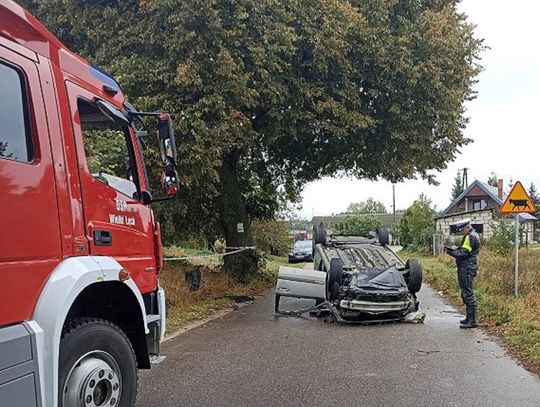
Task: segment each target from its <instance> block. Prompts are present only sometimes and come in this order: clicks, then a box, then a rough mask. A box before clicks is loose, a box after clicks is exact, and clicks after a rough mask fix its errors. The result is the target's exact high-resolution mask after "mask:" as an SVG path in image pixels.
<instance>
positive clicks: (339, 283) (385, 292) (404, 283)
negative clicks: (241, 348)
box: [275, 226, 422, 322]
mask: <svg viewBox="0 0 540 407" xmlns="http://www.w3.org/2000/svg"><path fill="white" fill-rule="evenodd" d="M313 236H314V243H313V248H312V249H313V268H314V270H303V269H295V268H291V267H281V268H280V270H279V276H278V282H277V286H276V291H275V294H276V304H275V306H276V312H278V311H279V300H280V298H281V297H282V296H286V297H295V298H310V299H314V300H316V301H317V303H322V302H325V303H326V306H327V307H329V308H330V310H331V311H333V312H334V314H335V315H336V317H337V318H338V319H339V320H341V321H344V322H347V321H353V320H379V319H384V320H400V319H403V318H404V317H405V315H407V314H409V313H411V312H414V311H417V310H418V306H419V302H418V299H417V298H416V294H417V293H418V291H420V288H421V285H422V266H421V265H420V263H419V262H418V261H417V260H413V259H411V260H407V261H406V262H404V261H403V260H402V259H401V258H400V257H399V256H398V255H397V254H396V253H395V252H394V251H393V250H392V249H391V248H390V247H389V246H388V243H389V234H388V230H387V229H386V228H380V229H379V230H378V232H377V233H371V234H368V235H366V236H344V235H331V236H327V234H326V230H324V228H322V227H318V226H317V227H315V230H314V234H313Z"/></svg>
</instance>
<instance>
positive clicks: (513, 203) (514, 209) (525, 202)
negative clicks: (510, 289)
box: [499, 181, 536, 298]
mask: <svg viewBox="0 0 540 407" xmlns="http://www.w3.org/2000/svg"><path fill="white" fill-rule="evenodd" d="M499 212H500V213H501V214H505V215H509V214H513V215H514V225H515V227H516V234H515V238H514V296H515V297H516V298H517V296H518V295H519V240H520V239H519V237H520V236H519V214H520V213H524V212H526V213H536V206H535V205H534V202H533V201H532V199H531V197H530V196H529V194H527V191H525V188H523V185H521V182H519V181H517V182H516V183H515V185H514V187H513V188H512V190H511V191H510V193H509V194H508V197H507V198H506V200H505V201H504V202H503V204H502V205H501V208H500V210H499Z"/></svg>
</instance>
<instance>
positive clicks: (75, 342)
mask: <svg viewBox="0 0 540 407" xmlns="http://www.w3.org/2000/svg"><path fill="white" fill-rule="evenodd" d="M58 372H59V373H58V389H59V393H58V406H59V407H83V406H86V405H89V404H90V403H93V404H92V405H114V406H118V407H131V406H133V405H134V404H135V399H136V398H137V381H138V377H137V364H136V360H135V352H134V351H133V347H132V346H131V343H130V341H129V339H128V338H127V336H126V335H125V334H124V332H122V330H120V328H118V327H117V326H116V325H115V324H113V323H111V322H109V321H105V320H103V319H97V318H77V319H74V320H72V321H70V322H69V323H68V324H67V326H66V327H65V328H64V332H63V334H62V338H61V341H60V359H59V364H58ZM93 397H94V399H93ZM97 397H99V400H97V401H96V400H95V398H97ZM113 398H115V400H112V399H113Z"/></svg>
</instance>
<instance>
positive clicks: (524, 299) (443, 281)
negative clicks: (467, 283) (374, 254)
mask: <svg viewBox="0 0 540 407" xmlns="http://www.w3.org/2000/svg"><path fill="white" fill-rule="evenodd" d="M400 256H401V257H403V258H404V259H407V258H413V257H414V258H419V259H420V261H421V262H422V264H423V267H424V281H425V282H427V283H428V284H430V285H431V286H432V287H433V288H435V289H436V290H439V291H442V292H443V293H444V294H445V295H446V296H447V297H448V298H449V299H450V300H451V301H452V302H453V303H454V304H455V305H456V306H457V307H459V308H461V309H462V308H463V305H462V303H461V296H460V291H459V287H458V283H457V276H456V267H455V263H454V260H453V259H452V258H451V257H450V256H448V255H445V254H443V255H441V256H440V257H436V258H434V257H430V256H427V255H423V254H419V253H407V252H401V253H400ZM520 264H521V266H520V279H521V281H522V284H521V285H520V293H521V296H520V297H519V298H514V297H513V296H512V288H513V265H512V257H511V255H501V254H497V253H495V252H492V251H489V250H488V249H483V250H482V252H481V255H480V259H479V265H480V269H479V272H478V278H477V279H476V281H475V291H476V296H477V299H478V307H479V311H478V312H479V317H480V323H481V325H482V327H484V328H487V329H488V331H490V332H491V333H494V334H495V335H496V336H498V337H499V338H500V339H501V340H502V342H503V344H504V345H505V346H506V348H507V349H508V350H509V351H510V353H512V354H513V355H514V356H516V357H517V358H518V359H519V360H520V361H521V362H522V364H523V365H524V366H525V367H526V368H527V369H529V370H530V371H532V372H534V373H536V374H538V375H540V295H539V294H540V289H539V288H538V285H539V284H540V252H538V251H536V250H527V249H522V251H520Z"/></svg>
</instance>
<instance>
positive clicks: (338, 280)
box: [326, 258, 343, 301]
mask: <svg viewBox="0 0 540 407" xmlns="http://www.w3.org/2000/svg"><path fill="white" fill-rule="evenodd" d="M342 282H343V260H341V259H337V258H334V259H331V260H330V270H328V273H327V274H326V299H327V300H328V301H334V300H335V299H336V298H337V296H338V294H339V288H340V287H341V284H342Z"/></svg>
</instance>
